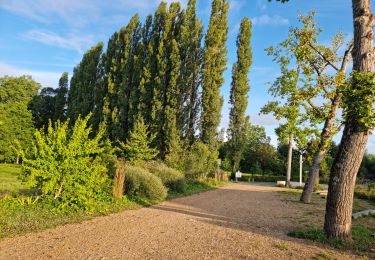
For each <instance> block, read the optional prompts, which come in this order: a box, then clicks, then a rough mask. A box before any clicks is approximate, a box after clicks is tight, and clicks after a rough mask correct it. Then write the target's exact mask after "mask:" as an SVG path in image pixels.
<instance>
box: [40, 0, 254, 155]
mask: <svg viewBox="0 0 375 260" xmlns="http://www.w3.org/2000/svg"><path fill="white" fill-rule="evenodd" d="M228 10H229V4H228V2H227V1H226V0H213V2H212V11H211V17H210V21H209V26H208V30H207V32H206V34H205V35H204V32H203V24H202V22H201V20H200V19H199V18H198V17H197V14H196V0H189V2H188V4H187V8H186V9H182V8H181V6H180V4H179V3H171V4H170V5H169V6H168V5H167V4H166V3H164V2H162V3H161V4H160V5H159V7H158V8H157V10H156V12H155V13H154V15H148V16H147V17H146V19H145V22H144V23H143V24H142V23H141V22H140V18H139V16H138V15H137V14H136V15H134V16H133V17H132V18H131V19H130V21H129V23H128V25H127V26H124V27H122V28H121V29H120V31H118V32H115V33H114V34H113V35H112V36H111V37H110V39H109V41H108V45H107V48H106V49H104V45H103V43H99V44H97V45H95V46H93V47H92V48H91V49H90V50H88V51H87V52H86V53H85V54H84V56H83V58H82V61H81V62H80V63H79V65H77V66H76V67H75V68H74V73H73V76H72V78H71V81H70V88H68V87H67V85H68V82H67V75H66V73H64V74H63V77H62V79H61V80H60V86H59V88H58V89H57V90H56V91H57V92H58V93H67V100H66V102H67V105H66V108H67V111H66V112H64V114H63V115H59V116H58V117H55V116H53V115H47V116H41V118H52V119H53V118H55V119H66V118H69V119H70V120H71V122H74V121H75V120H76V119H77V118H78V117H79V116H82V117H84V116H86V115H88V114H89V113H92V117H91V119H90V120H91V125H92V127H93V129H94V131H97V130H98V129H99V128H100V127H101V126H102V125H105V127H106V130H107V131H106V132H107V136H108V137H109V139H110V140H111V141H112V142H123V141H126V140H127V138H128V137H129V135H130V132H131V130H132V129H133V126H134V124H135V122H137V120H143V121H144V122H145V124H146V125H147V126H148V127H149V132H150V135H155V136H156V137H155V139H153V144H152V146H153V147H155V148H157V149H158V151H159V156H160V158H162V159H164V158H165V156H166V155H168V154H169V153H170V152H171V149H173V146H174V145H176V144H178V143H181V142H184V143H186V144H192V143H194V142H195V141H196V140H200V141H202V142H203V143H204V144H206V145H207V146H208V147H209V148H210V149H212V150H217V146H218V144H217V129H218V127H219V124H220V118H221V107H222V105H223V98H222V96H221V94H220V87H221V86H222V85H223V83H224V78H223V73H224V71H225V70H226V63H227V57H226V56H227V47H226V41H227V34H228V21H227V14H228ZM250 37H251V22H250V20H249V19H248V18H244V19H243V20H242V22H241V27H240V32H239V35H238V38H237V48H238V50H237V56H238V60H237V62H236V63H235V64H234V65H233V69H232V70H233V71H232V74H233V76H232V84H231V96H230V103H231V104H232V109H231V114H230V120H231V123H230V127H229V130H230V131H229V134H230V137H231V138H232V139H233V140H235V141H236V142H237V143H240V141H239V139H240V138H239V137H240V135H241V129H242V128H243V127H244V124H245V121H246V118H245V110H246V106H247V98H248V97H247V93H248V91H249V84H248V71H249V67H250V64H251V48H250ZM203 41H204V43H203ZM46 91H47V90H44V92H46ZM51 91H52V90H51ZM40 95H43V90H42V92H41V93H40V94H39V96H40ZM54 98H55V97H54ZM59 102H60V101H59ZM59 107H60V106H59ZM34 118H35V115H34ZM41 124H43V123H40V125H41Z"/></svg>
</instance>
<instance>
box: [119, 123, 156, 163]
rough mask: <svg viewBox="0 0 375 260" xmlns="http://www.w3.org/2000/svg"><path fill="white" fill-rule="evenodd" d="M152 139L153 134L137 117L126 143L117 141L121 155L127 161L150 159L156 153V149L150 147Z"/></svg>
mask: <svg viewBox="0 0 375 260" xmlns="http://www.w3.org/2000/svg"><path fill="white" fill-rule="evenodd" d="M154 139H155V135H150V134H149V132H148V127H147V126H146V125H145V123H144V121H143V118H139V119H137V121H136V122H135V124H134V128H133V131H131V133H130V137H129V139H128V141H127V142H126V143H123V142H119V144H120V148H121V149H122V155H123V156H124V158H126V159H127V160H129V161H134V160H152V159H154V158H155V157H156V156H157V154H158V152H157V150H156V149H154V148H151V147H150V144H151V143H152V141H153V140H154Z"/></svg>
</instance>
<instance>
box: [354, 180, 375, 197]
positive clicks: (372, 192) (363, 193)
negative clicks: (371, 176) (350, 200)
mask: <svg viewBox="0 0 375 260" xmlns="http://www.w3.org/2000/svg"><path fill="white" fill-rule="evenodd" d="M354 194H355V196H356V197H357V198H360V199H366V200H373V201H375V187H374V183H370V184H369V185H368V187H367V188H365V187H359V188H356V190H355V192H354Z"/></svg>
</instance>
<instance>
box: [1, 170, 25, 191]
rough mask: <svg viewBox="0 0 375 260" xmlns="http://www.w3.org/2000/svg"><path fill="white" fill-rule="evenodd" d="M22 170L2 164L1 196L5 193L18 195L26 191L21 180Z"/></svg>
mask: <svg viewBox="0 0 375 260" xmlns="http://www.w3.org/2000/svg"><path fill="white" fill-rule="evenodd" d="M20 173H21V168H20V167H19V166H17V165H13V164H0V195H1V194H4V193H18V192H19V191H20V190H22V189H24V188H25V186H24V185H22V183H21V181H20V180H19V174H20Z"/></svg>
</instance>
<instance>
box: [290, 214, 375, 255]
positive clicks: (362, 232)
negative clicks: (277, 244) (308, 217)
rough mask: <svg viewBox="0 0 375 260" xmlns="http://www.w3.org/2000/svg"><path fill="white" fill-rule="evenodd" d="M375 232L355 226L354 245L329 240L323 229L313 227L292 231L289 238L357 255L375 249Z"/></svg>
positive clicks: (365, 227)
mask: <svg viewBox="0 0 375 260" xmlns="http://www.w3.org/2000/svg"><path fill="white" fill-rule="evenodd" d="M370 218H371V216H370ZM374 232H375V229H372V228H370V227H368V226H365V225H362V224H353V226H352V238H353V242H352V243H347V242H345V241H342V240H328V239H327V237H326V236H325V234H324V231H323V229H320V228H317V227H313V226H310V227H305V228H299V229H295V230H292V231H290V232H289V233H288V236H291V237H297V238H303V239H308V240H312V241H315V242H319V243H322V244H328V245H330V246H332V247H334V248H337V249H344V250H354V251H355V252H356V253H359V254H361V253H368V252H371V251H372V250H373V249H374V248H375V237H374V236H372V234H373V233H374Z"/></svg>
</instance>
